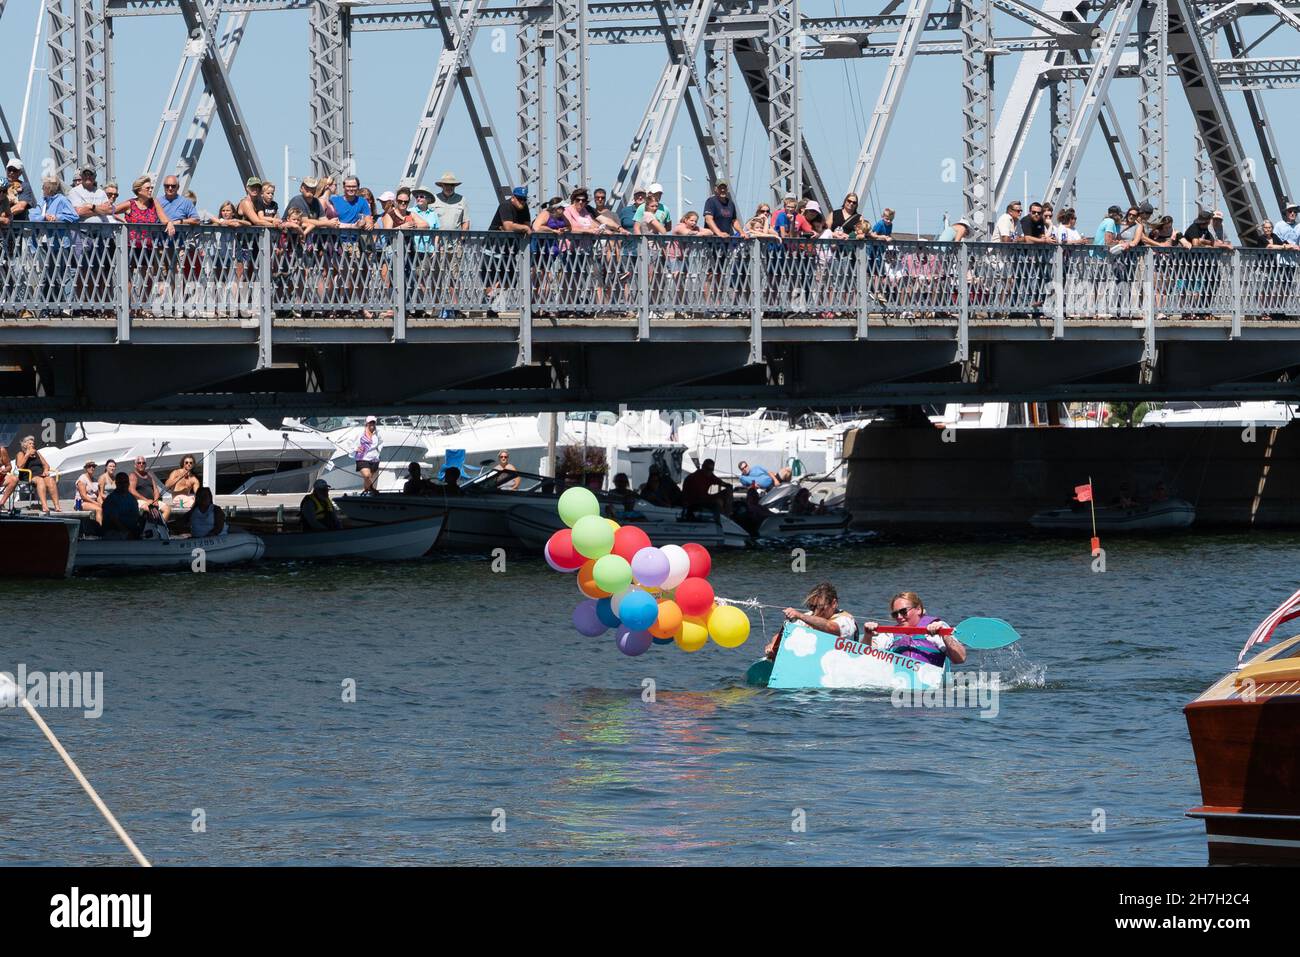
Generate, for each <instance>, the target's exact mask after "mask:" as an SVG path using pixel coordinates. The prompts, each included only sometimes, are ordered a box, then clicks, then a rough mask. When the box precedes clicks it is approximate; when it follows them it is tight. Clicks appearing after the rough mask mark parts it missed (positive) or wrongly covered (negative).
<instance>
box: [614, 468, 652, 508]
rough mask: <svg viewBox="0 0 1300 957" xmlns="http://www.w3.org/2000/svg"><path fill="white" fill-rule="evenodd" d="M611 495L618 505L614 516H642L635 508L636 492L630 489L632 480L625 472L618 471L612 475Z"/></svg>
mask: <svg viewBox="0 0 1300 957" xmlns="http://www.w3.org/2000/svg"><path fill="white" fill-rule="evenodd" d="M613 495H614V498H615V500H616V501H617V502H618V504H619V506H620V508H619V509H618V510H617V514H616V515H615V516H614V517H615V518H618V517H619V516H622V517H624V518H631V517H634V516H635V517H644V516H641V515H640V513H639V512H637V510H636V493H635V492H633V491H632V482H631V480H630V479H629V478H628V477H627V473H626V472H619V473H618V474H617V475H615V476H614V492H613Z"/></svg>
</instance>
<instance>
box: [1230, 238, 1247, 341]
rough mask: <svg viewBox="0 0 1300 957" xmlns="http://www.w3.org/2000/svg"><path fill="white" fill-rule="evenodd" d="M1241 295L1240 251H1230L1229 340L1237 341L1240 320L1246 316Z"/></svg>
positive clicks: (1239, 332)
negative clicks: (1230, 306)
mask: <svg viewBox="0 0 1300 957" xmlns="http://www.w3.org/2000/svg"><path fill="white" fill-rule="evenodd" d="M1241 296H1242V293H1241V250H1239V249H1234V250H1233V251H1232V330H1231V331H1230V332H1229V333H1228V338H1229V339H1239V338H1240V337H1241V320H1242V318H1244V316H1245V314H1246V308H1245V303H1243V302H1242V298H1241Z"/></svg>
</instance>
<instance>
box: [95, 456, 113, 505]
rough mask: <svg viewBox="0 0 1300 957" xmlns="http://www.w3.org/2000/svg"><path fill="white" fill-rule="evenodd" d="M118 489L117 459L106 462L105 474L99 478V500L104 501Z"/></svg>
mask: <svg viewBox="0 0 1300 957" xmlns="http://www.w3.org/2000/svg"><path fill="white" fill-rule="evenodd" d="M115 488H117V459H108V460H107V461H106V462H104V474H103V475H101V476H100V477H99V498H100V501H103V500H104V499H105V498H107V497H108V494H109V493H110V492H112V491H113V489H115Z"/></svg>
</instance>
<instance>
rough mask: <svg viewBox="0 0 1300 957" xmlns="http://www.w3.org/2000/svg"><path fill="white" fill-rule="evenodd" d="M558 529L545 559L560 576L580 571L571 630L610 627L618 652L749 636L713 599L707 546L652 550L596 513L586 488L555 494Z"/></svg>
mask: <svg viewBox="0 0 1300 957" xmlns="http://www.w3.org/2000/svg"><path fill="white" fill-rule="evenodd" d="M559 510H560V518H561V519H562V520H563V521H564V524H565V525H566V526H568V527H567V528H562V529H560V530H559V531H558V532H556V533H555V534H554V535H552V536H551V537H550V540H549V541H547V543H546V551H545V554H546V562H547V564H549V565H550V566H551V567H552V568H554V569H555V570H556V571H557V572H577V573H578V590H579V591H581V592H582V594H583V595H585V596H586V600H585V601H582V602H580V603H579V604H578V607H577V608H575V609H574V610H573V627H574V628H576V629H577V630H578V632H579V633H580V634H583V635H586V636H588V637H590V638H595V637H596V636H598V635H603V634H604V633H605V632H606V631H608V630H609V629H610V628H613V629H614V630H615V636H616V643H617V645H618V650H619V651H621V652H623V654H625V655H633V656H635V655H641V654H645V652H647V651H648V650H650V646H651V645H656V644H658V645H666V644H669V643H674V644H676V645H677V647H678V648H681V649H682V650H683V651H699V650H700V649H701V648H703V647H704V645H705V642H707V641H708V639H709V638H712V639H713V640H714V641H715V642H717V643H718V644H719V645H721V646H722V647H724V648H737V647H739V646H740V645H742V644H744V643H745V639H746V638H748V637H749V618H748V617H747V616H746V615H745V613H744V612H743V611H741V610H740V609H739V608H736V607H734V606H732V605H721V604H718V603H716V602H715V600H714V596H713V586H712V585H710V584H709V580H708V579H709V571H710V570H711V569H712V567H713V560H712V559H711V558H710V557H709V552H708V549H706V548H705V547H704V546H703V545H697V544H695V543H694V542H691V543H689V544H686V545H664V546H663V547H662V548H656V547H655V546H654V545H653V544H651V542H650V536H649V535H647V534H646V533H645V532H643V531H642V530H641V529H639V528H637V527H636V526H635V525H619V524H618V522H616V521H614V520H613V519H611V518H603V517H602V516H601V514H600V502H599V501H598V500H597V498H596V496H595V495H593V494H592V493H591V492H590V491H588V490H587V489H585V488H571V489H567V490H566V491H565V492H564V494H563V495H561V496H560V501H559Z"/></svg>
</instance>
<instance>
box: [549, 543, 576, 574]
mask: <svg viewBox="0 0 1300 957" xmlns="http://www.w3.org/2000/svg"><path fill="white" fill-rule="evenodd" d="M542 557H543V558H545V559H546V564H548V565H550V566H551V567H552V568H553V569H555V570H556V571H557V572H572V571H574V569H572V568H565V567H564V566H562V565H557V564H555V559H553V558H552V557H551V543H550V542H547V543H546V544H545V545H543V546H542Z"/></svg>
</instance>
